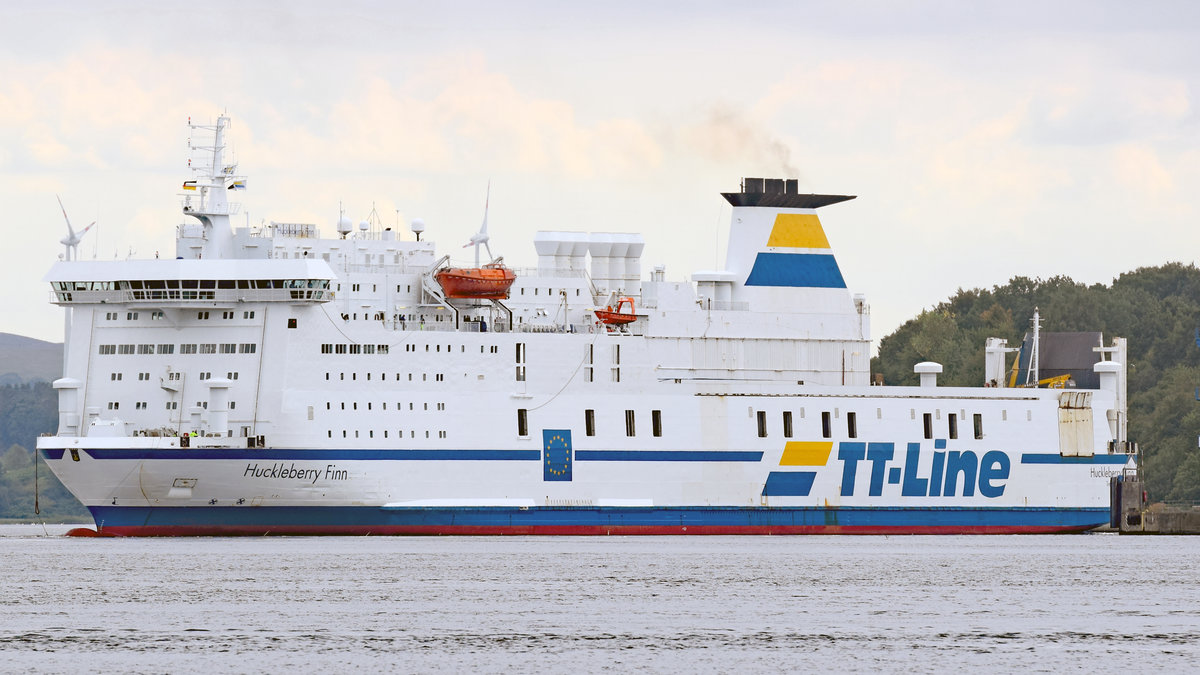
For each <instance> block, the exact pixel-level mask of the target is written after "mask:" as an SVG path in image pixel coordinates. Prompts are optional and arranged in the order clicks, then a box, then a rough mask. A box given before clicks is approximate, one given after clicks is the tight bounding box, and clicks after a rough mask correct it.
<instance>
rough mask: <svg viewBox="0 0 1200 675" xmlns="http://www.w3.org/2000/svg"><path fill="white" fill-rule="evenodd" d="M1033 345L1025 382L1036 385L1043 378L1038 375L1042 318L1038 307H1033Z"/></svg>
mask: <svg viewBox="0 0 1200 675" xmlns="http://www.w3.org/2000/svg"><path fill="white" fill-rule="evenodd" d="M1031 322H1032V323H1033V347H1032V348H1031V349H1030V350H1029V370H1028V371H1027V372H1026V373H1025V384H1026V385H1028V386H1034V387H1036V386H1037V385H1038V382H1040V381H1041V378H1039V377H1038V351H1039V349H1038V346H1039V344H1040V343H1041V334H1040V333H1041V328H1042V319H1041V317H1040V316H1038V308H1037V307H1034V308H1033V319H1031Z"/></svg>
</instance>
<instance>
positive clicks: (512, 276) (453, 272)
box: [433, 263, 517, 300]
mask: <svg viewBox="0 0 1200 675" xmlns="http://www.w3.org/2000/svg"><path fill="white" fill-rule="evenodd" d="M433 277H434V278H435V279H437V282H438V283H439V284H441V286H442V291H443V292H445V294H446V297H449V298H474V299H479V300H504V299H505V298H507V297H508V289H509V288H511V287H512V285H513V282H514V281H516V279H517V275H516V273H515V272H513V271H512V270H511V269H509V268H507V267H505V266H504V265H503V264H502V263H489V264H487V265H484V266H482V267H447V268H445V269H440V270H438V271H437V272H435V273H434V275H433Z"/></svg>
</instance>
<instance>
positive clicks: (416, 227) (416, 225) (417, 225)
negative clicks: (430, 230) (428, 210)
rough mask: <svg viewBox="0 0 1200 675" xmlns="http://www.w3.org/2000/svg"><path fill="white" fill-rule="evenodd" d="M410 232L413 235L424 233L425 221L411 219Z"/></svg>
mask: <svg viewBox="0 0 1200 675" xmlns="http://www.w3.org/2000/svg"><path fill="white" fill-rule="evenodd" d="M412 231H413V233H414V234H421V233H422V232H424V231H425V221H423V220H421V219H420V218H413V221H412Z"/></svg>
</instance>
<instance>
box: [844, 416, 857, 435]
mask: <svg viewBox="0 0 1200 675" xmlns="http://www.w3.org/2000/svg"><path fill="white" fill-rule="evenodd" d="M846 436H848V437H850V438H858V413H852V412H848V413H846Z"/></svg>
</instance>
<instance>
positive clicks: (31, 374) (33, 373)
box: [0, 333, 63, 386]
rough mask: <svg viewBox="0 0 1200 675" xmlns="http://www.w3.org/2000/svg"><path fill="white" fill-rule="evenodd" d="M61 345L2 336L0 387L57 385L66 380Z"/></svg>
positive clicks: (0, 342) (1, 334) (0, 339)
mask: <svg viewBox="0 0 1200 675" xmlns="http://www.w3.org/2000/svg"><path fill="white" fill-rule="evenodd" d="M62 350H63V346H62V343H61V342H43V341H42V340H35V339H33V338H28V337H24V336H22V335H13V334H12V333H0V386H2V385H7V384H24V383H28V382H53V381H54V380H57V379H58V378H59V377H62Z"/></svg>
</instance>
